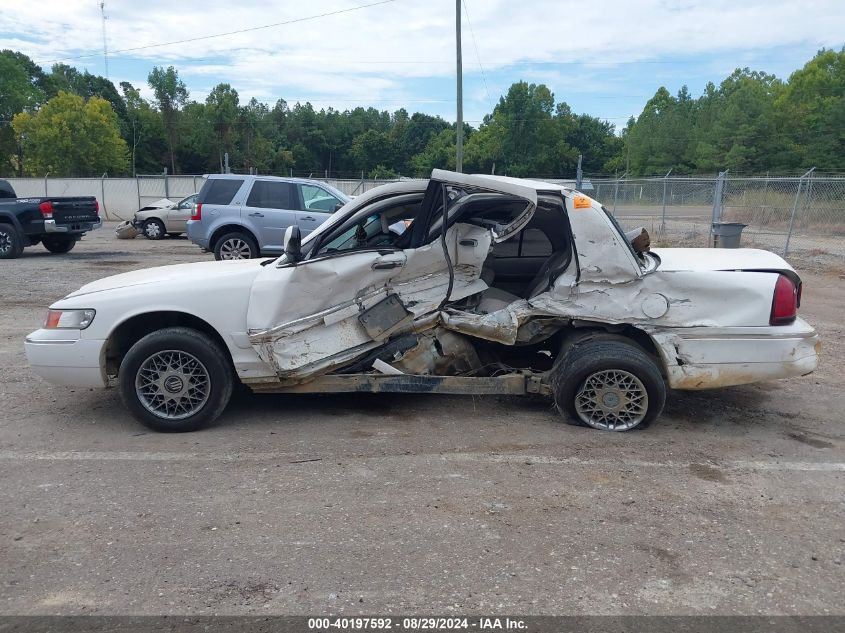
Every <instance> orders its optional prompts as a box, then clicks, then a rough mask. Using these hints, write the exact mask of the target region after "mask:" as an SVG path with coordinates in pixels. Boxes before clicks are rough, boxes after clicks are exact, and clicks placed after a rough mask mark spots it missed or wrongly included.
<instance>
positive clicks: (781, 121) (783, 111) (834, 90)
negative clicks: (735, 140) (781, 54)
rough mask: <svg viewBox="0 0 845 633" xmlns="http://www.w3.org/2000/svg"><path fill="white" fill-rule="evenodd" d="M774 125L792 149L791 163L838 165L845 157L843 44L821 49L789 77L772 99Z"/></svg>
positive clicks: (798, 164)
mask: <svg viewBox="0 0 845 633" xmlns="http://www.w3.org/2000/svg"><path fill="white" fill-rule="evenodd" d="M775 110H776V112H777V118H778V127H779V130H781V131H782V132H783V133H784V134H788V135H789V137H790V139H791V141H792V145H793V148H794V150H795V154H796V155H795V160H794V165H793V166H795V167H798V166H801V167H805V166H812V165H815V166H816V167H818V168H819V169H823V170H824V169H841V168H842V164H843V160H845V47H843V48H842V49H841V50H839V51H834V50H826V49H822V50H820V51H819V52H818V54H816V56H815V57H813V59H811V60H810V61H809V62H807V64H805V65H804V67H803V68H801V69H800V70H797V71H795V72H794V73H792V75H791V76H790V77H789V82H788V83H787V85H786V87H785V89H784V90H783V92H782V93H781V94H780V95H779V96H778V97H777V99H776V101H775Z"/></svg>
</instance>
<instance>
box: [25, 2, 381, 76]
mask: <svg viewBox="0 0 845 633" xmlns="http://www.w3.org/2000/svg"><path fill="white" fill-rule="evenodd" d="M392 2H397V0H379V1H378V2H371V3H369V4H360V5H357V6H354V7H348V8H346V9H338V10H337V11H329V12H327V13H318V14H317V15H309V16H306V17H303V18H294V19H292V20H285V21H283V22H274V23H273V24H262V25H261V26H251V27H249V28H245V29H238V30H236V31H227V32H225V33H214V34H212V35H200V36H198V37H191V38H188V39H185V40H175V41H173V42H161V43H159V44H145V45H144V46H133V47H132V48H122V49H120V50H116V51H112V52H111V54H112V55H117V54H119V53H131V52H134V51H142V50H147V49H150V48H159V47H161V46H172V45H174V44H188V43H190V42H199V41H201V40H210V39H213V38H216V37H226V36H229V35H238V34H240V33H250V32H253V31H261V30H263V29H272V28H275V27H277V26H286V25H288V24H297V23H299V22H308V21H310V20H317V19H319V18H327V17H330V16H332V15H340V14H342V13H350V12H352V11H359V10H361V9H369V8H370V7H377V6H380V5H383V4H390V3H392ZM97 55H99V53H88V54H85V55H76V56H75V57H63V58H61V59H50V60H44V61H39V62H35V63H36V64H39V65H40V64H52V63H55V62H61V61H65V60H69V59H87V58H90V57H96V56H97Z"/></svg>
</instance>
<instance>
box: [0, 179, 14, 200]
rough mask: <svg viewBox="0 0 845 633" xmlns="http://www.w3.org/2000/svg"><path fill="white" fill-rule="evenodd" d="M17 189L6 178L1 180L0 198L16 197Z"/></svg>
mask: <svg viewBox="0 0 845 633" xmlns="http://www.w3.org/2000/svg"><path fill="white" fill-rule="evenodd" d="M16 197H17V196H15V190H14V189H12V185H10V184H9V183H8V182H6V181H5V180H0V198H16Z"/></svg>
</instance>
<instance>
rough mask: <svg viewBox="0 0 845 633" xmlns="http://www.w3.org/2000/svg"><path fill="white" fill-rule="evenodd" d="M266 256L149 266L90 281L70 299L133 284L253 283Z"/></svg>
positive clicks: (197, 286)
mask: <svg viewBox="0 0 845 633" xmlns="http://www.w3.org/2000/svg"><path fill="white" fill-rule="evenodd" d="M262 261H264V260H263V259H245V260H234V261H221V262H216V261H215V262H198V263H195V264H176V265H173V266H160V267H158V268H145V269H143V270H135V271H133V272H129V273H122V274H120V275H112V276H111V277H105V278H104V279H98V280H97V281H93V282H91V283H90V284H85V285H84V286H82V287H81V288H80V289H79V290H76V291H75V292H72V293H70V294H69V295H68V296H67V297H65V298H67V299H69V298H71V297H79V296H81V295H87V294H91V293H94V292H104V291H108V290H116V289H118V288H127V287H129V286H146V285H151V284H155V285H157V286H161V285H162V284H168V285H170V284H182V285H184V286H185V288H186V290H188V289H190V290H193V291H196V290H197V288H200V287H204V286H209V287H210V288H213V287H214V286H216V285H219V283H220V280H221V278H222V277H231V276H237V275H240V276H243V277H244V283H245V284H251V283H252V280H253V278H254V277H255V275H257V274H258V271H259V270H261V262H262Z"/></svg>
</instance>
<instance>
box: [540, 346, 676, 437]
mask: <svg viewBox="0 0 845 633" xmlns="http://www.w3.org/2000/svg"><path fill="white" fill-rule="evenodd" d="M588 380H590V382H589V384H588ZM551 384H552V391H553V393H554V397H555V405H556V406H557V408H558V410H559V411H560V412H561V414H563V415H564V416H565V417H567V418H568V420H567V421H569V422H570V423H571V424H577V425H581V426H591V427H593V428H596V429H599V430H604V431H628V430H631V429H635V428H637V429H643V428H645V427H646V426H648V425H649V424H650V423H651V422H652V421H653V420H654V419H655V418H657V416H659V415H660V412H661V411H663V405H664V404H665V403H666V383H665V382H664V380H663V376H662V375H661V373H660V369H659V368H658V366H657V364H656V363H655V361H654V360H653V359H652V358H651V357H650V356H649V355H648V354H646V353H645V352H644V351H643V349H642V348H641V347H639V346H638V345H636V344H635V343H628V342H626V341H624V340H601V339H591V340H586V341H584V342H582V343H576V344H575V345H573V346H572V347H571V348H570V349H569V350H568V351H567V352H566V354H565V356H564V357H563V358H562V359H561V361H560V362H559V363H558V364H557V365H556V367H555V368H554V369H553V370H552V376H551ZM604 385H607V386H606V387H605V386H604ZM596 386H600V388H601V391H599V390H598V389H597V388H596ZM582 389H583V392H582ZM643 391H645V398H643V397H642V392H643ZM602 393H603V395H599V394H602ZM643 400H644V401H643ZM599 402H600V404H596V403H599ZM579 409H580V411H579ZM591 409H592V413H590V411H591Z"/></svg>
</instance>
